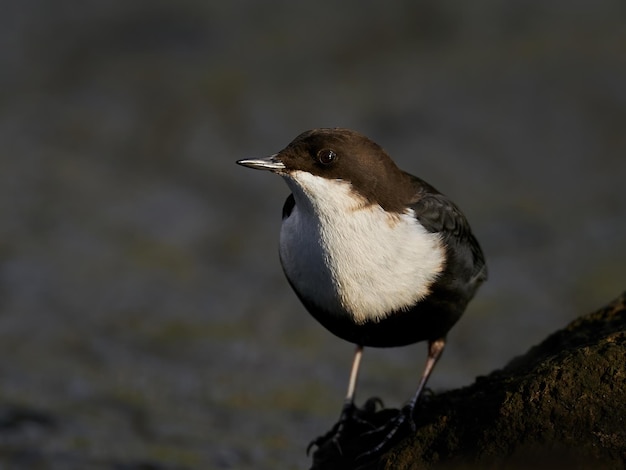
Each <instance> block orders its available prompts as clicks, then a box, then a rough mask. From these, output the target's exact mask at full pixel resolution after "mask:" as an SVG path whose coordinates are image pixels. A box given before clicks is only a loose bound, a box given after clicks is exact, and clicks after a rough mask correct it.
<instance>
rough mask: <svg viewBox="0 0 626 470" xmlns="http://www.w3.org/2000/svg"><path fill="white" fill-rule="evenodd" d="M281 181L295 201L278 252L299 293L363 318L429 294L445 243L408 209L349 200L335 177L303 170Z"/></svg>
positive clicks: (345, 187) (377, 315)
mask: <svg viewBox="0 0 626 470" xmlns="http://www.w3.org/2000/svg"><path fill="white" fill-rule="evenodd" d="M285 179H286V180H287V183H288V184H289V186H290V188H291V190H292V192H293V195H294V198H295V200H296V206H295V207H294V209H293V211H292V213H291V215H290V216H289V217H288V218H287V219H285V220H284V221H283V225H282V228H281V232H280V257H281V262H282V265H283V268H284V270H285V273H286V274H287V276H288V277H289V279H290V281H291V283H292V284H293V285H294V287H295V288H296V289H297V290H298V292H299V293H300V295H303V296H304V297H306V298H307V299H309V300H311V301H312V302H314V303H315V304H317V305H318V306H319V307H321V308H324V309H325V310H327V311H329V312H331V313H335V314H338V315H340V314H348V315H351V316H352V317H353V319H354V320H355V321H356V322H357V323H363V322H365V321H367V320H373V321H377V320H380V319H382V318H384V317H385V316H386V315H388V314H389V313H391V312H393V311H396V310H402V309H405V308H409V307H411V306H412V305H414V304H415V303H416V302H418V301H419V300H420V299H422V298H424V297H425V296H426V295H427V294H428V292H429V289H430V286H431V285H432V283H433V282H434V280H435V279H436V277H437V275H438V274H439V273H440V272H441V270H442V269H443V264H444V248H443V246H442V243H441V239H440V237H439V235H438V234H436V233H429V232H428V231H427V230H426V229H424V227H422V226H421V225H420V223H419V222H418V221H417V219H415V217H414V216H413V213H412V211H411V210H407V212H406V213H405V214H402V215H398V214H392V215H390V214H388V213H386V212H385V211H384V210H383V209H382V208H381V207H380V206H378V205H371V204H367V203H366V201H365V200H364V199H359V198H356V199H355V194H354V192H353V191H352V190H351V187H350V184H349V183H347V182H344V181H341V180H329V179H326V178H322V177H319V176H314V175H312V174H310V173H307V172H301V171H300V172H295V173H293V174H292V175H291V176H290V177H286V178H285Z"/></svg>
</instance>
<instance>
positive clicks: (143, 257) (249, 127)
mask: <svg viewBox="0 0 626 470" xmlns="http://www.w3.org/2000/svg"><path fill="white" fill-rule="evenodd" d="M334 126H339V127H349V128H354V129H356V130H358V131H360V132H362V133H365V134H366V135H368V136H369V137H371V138H372V139H373V140H375V141H377V142H378V143H380V144H381V145H382V146H383V147H384V148H385V149H386V150H387V151H388V152H389V153H390V154H391V155H392V157H393V158H394V159H395V160H396V162H397V163H398V164H399V165H400V166H401V167H402V168H403V169H405V170H407V171H409V172H411V173H414V174H416V175H419V176H420V177H422V178H424V179H425V180H427V181H428V182H430V183H432V184H433V185H434V186H435V187H437V188H438V189H440V190H441V191H442V192H444V193H446V194H448V195H449V196H450V197H451V198H452V199H453V200H454V201H456V202H457V203H458V205H459V206H460V207H461V208H462V210H463V211H464V212H465V214H466V215H467V217H468V218H469V220H470V222H471V224H472V226H473V229H474V232H475V234H476V235H477V237H478V239H479V240H480V242H481V244H482V246H483V249H484V251H485V253H486V256H487V260H488V264H489V268H490V279H489V281H488V282H487V283H486V284H485V285H484V286H483V288H482V289H481V291H480V292H479V294H478V296H477V297H476V299H475V300H474V301H473V303H471V304H470V307H469V309H468V311H467V312H466V315H465V316H464V317H463V318H462V319H461V321H460V322H459V323H458V325H457V326H456V327H455V328H454V329H453V330H452V332H451V333H450V336H449V347H448V349H447V351H446V353H445V355H444V357H443V359H442V361H441V362H440V364H439V365H438V367H437V368H436V369H435V373H434V374H433V377H432V380H431V382H430V386H431V387H432V388H433V389H434V390H435V391H436V390H442V389H446V388H450V387H458V386H463V385H467V384H470V383H472V382H473V380H474V379H475V377H476V376H479V375H484V374H487V373H489V372H490V371H491V370H493V369H494V368H498V367H501V366H503V365H504V364H505V363H506V362H507V361H509V360H510V359H511V358H513V357H514V356H516V355H519V354H522V353H524V352H525V351H526V350H527V349H528V348H529V347H530V346H532V345H533V344H535V343H537V342H538V341H540V340H541V339H542V338H544V337H545V336H546V335H548V334H549V333H550V332H552V331H553V330H555V329H557V328H560V327H562V326H564V325H565V324H567V322H569V321H570V320H572V319H573V318H575V317H577V316H579V315H582V314H584V313H587V312H589V311H591V310H593V309H595V308H597V307H600V306H601V305H603V304H605V303H606V302H608V301H609V300H611V299H612V298H614V297H615V296H617V295H618V294H619V293H620V292H621V291H622V290H623V289H624V288H626V249H625V246H624V241H625V239H626V196H625V191H624V181H625V177H626V8H625V7H624V3H623V2H622V1H619V0H614V1H598V2H564V1H557V0H551V1H531V2H522V1H512V2H495V1H490V0H485V1H477V2H471V3H467V2H456V1H452V0H450V1H442V0H438V1H434V0H432V1H421V2H409V1H398V2H386V3H381V2H374V1H356V0H352V1H346V2H343V3H339V2H329V1H321V2H309V3H301V4H298V3H293V2H281V1H266V2H253V1H244V0H238V1H233V2H201V1H197V0H185V1H180V2H165V1H148V0H140V1H135V2H121V1H113V2H98V1H95V0H88V1H67V0H65V1H57V2H48V1H45V0H31V1H29V2H5V3H4V5H3V13H2V15H0V144H1V151H0V165H1V166H0V466H2V468H62V469H68V468H81V469H82V468H103V469H104V468H115V469H136V468H137V469H139V468H142V469H147V468H149V469H179V468H182V469H192V468H193V469H195V468H199V469H212V468H216V469H222V468H223V469H229V468H236V469H253V468H254V469H258V468H285V469H296V468H300V469H301V468H307V465H308V464H309V459H307V457H306V456H305V453H304V450H305V448H306V445H307V444H308V442H309V441H310V440H311V439H312V438H314V437H316V436H317V435H319V434H321V433H323V432H325V431H326V430H327V429H328V428H329V427H330V426H331V425H332V424H333V423H334V421H335V420H336V418H337V417H338V414H339V411H340V407H341V405H342V400H343V396H344V393H345V387H346V383H347V376H348V370H349V367H350V362H351V359H352V353H353V346H352V345H350V344H348V343H344V342H343V341H341V340H339V339H337V338H335V337H333V336H332V335H331V334H330V333H328V332H327V331H325V330H324V329H323V328H322V327H321V326H319V325H318V324H317V323H316V322H315V321H314V320H313V319H312V318H310V317H309V316H308V314H307V313H306V312H305V310H304V309H303V307H302V306H301V305H300V304H299V302H298V301H297V299H296V297H295V295H294V294H293V293H292V292H291V289H290V288H289V286H288V284H287V282H286V281H285V279H284V278H283V275H282V272H281V269H280V265H279V261H278V255H277V243H278V230H279V225H280V213H281V207H282V203H283V200H284V198H285V197H286V196H287V195H288V190H287V187H286V185H285V184H284V183H283V182H282V181H281V180H280V178H277V177H274V176H272V175H270V174H264V173H261V172H254V171H251V170H246V169H244V168H241V167H238V166H236V165H235V164H234V162H235V160H237V159H239V158H243V157H248V156H265V155H268V154H270V153H274V152H276V151H278V150H280V149H282V148H283V147H284V146H286V145H287V144H288V143H289V142H290V141H291V140H292V139H293V138H294V137H295V136H296V135H298V134H299V133H300V132H302V131H304V130H307V129H309V128H313V127H334ZM425 354H426V349H425V345H424V344H419V345H415V346H411V347H406V348H401V349H391V350H374V349H368V350H366V351H365V356H364V362H363V368H362V375H361V388H360V390H359V393H358V397H357V398H358V401H359V402H362V401H363V400H365V399H366V398H367V397H369V396H372V395H378V396H380V397H382V398H383V400H384V401H385V404H386V405H387V406H393V407H398V406H400V405H401V404H402V403H403V401H404V400H406V399H408V398H409V396H410V395H411V394H412V393H413V391H414V388H415V385H416V384H417V380H418V377H419V374H420V373H421V370H422V367H423V363H424V360H425Z"/></svg>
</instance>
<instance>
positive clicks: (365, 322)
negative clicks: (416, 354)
mask: <svg viewBox="0 0 626 470" xmlns="http://www.w3.org/2000/svg"><path fill="white" fill-rule="evenodd" d="M237 163H238V164H240V165H243V166H246V167H250V168H255V169H259V170H269V171H271V172H273V173H276V174H278V175H280V176H282V177H283V178H284V179H285V181H286V182H287V185H288V186H289V189H291V192H292V193H291V195H289V197H288V198H287V200H286V201H285V204H284V206H283V221H282V226H281V230H280V247H279V251H280V261H281V264H282V267H283V270H284V272H285V275H286V276H287V279H288V280H289V283H290V284H291V287H292V288H293V290H294V291H295V292H296V294H297V296H298V297H299V299H300V300H301V302H302V303H303V304H304V306H305V307H306V309H307V310H308V311H309V313H310V314H311V315H313V317H315V318H316V319H317V320H318V321H319V322H320V323H321V324H322V325H323V326H324V327H326V328H327V329H328V330H330V331H331V332H332V333H334V334H335V335H337V336H339V337H340V338H342V339H344V340H346V341H349V342H351V343H354V344H356V354H355V356H354V362H353V365H352V371H351V374H350V380H349V384H348V392H347V395H346V399H345V404H344V407H343V410H342V414H341V417H340V420H339V422H338V424H337V425H336V426H335V427H334V428H333V431H332V434H333V435H332V436H329V435H327V436H325V437H323V438H320V439H318V440H316V441H314V443H315V444H318V445H319V444H320V443H321V441H323V440H325V439H328V438H333V439H336V438H337V436H338V435H339V434H340V433H341V430H342V427H343V423H345V422H346V420H348V419H350V418H351V415H352V413H353V411H354V394H355V389H356V382H357V375H358V370H359V364H360V360H361V355H362V351H363V347H364V346H372V347H392V346H404V345H408V344H412V343H416V342H419V341H428V359H427V362H426V367H425V369H424V372H423V374H422V377H421V380H420V382H419V385H418V387H417V390H416V392H415V394H414V395H413V397H412V398H411V399H410V400H409V402H408V403H407V404H406V405H405V407H404V408H403V409H402V412H401V413H400V414H399V417H398V419H397V420H395V423H394V424H393V426H392V429H391V430H390V431H389V432H388V433H387V437H386V438H385V440H386V439H387V438H390V437H391V435H393V434H394V433H395V432H396V430H397V428H398V427H399V426H400V424H401V423H402V422H403V421H405V420H407V419H408V420H409V421H410V422H411V424H412V416H413V410H414V407H415V404H416V403H417V401H418V398H419V396H420V393H421V392H422V390H423V388H424V386H425V384H426V382H427V380H428V377H429V376H430V373H431V372H432V369H433V367H434V365H435V363H436V362H437V360H438V359H439V357H440V356H441V353H442V352H443V348H444V345H445V341H446V334H447V333H448V331H449V330H450V328H451V327H452V326H453V325H454V324H455V323H456V321H457V320H458V319H459V318H460V317H461V315H462V314H463V312H464V310H465V308H466V306H467V304H468V302H469V301H470V300H471V299H472V297H473V296H474V294H475V292H476V290H477V289H478V287H479V286H480V284H481V283H482V282H483V281H484V280H485V279H486V277H487V268H486V265H485V259H484V256H483V253H482V250H481V248H480V246H479V244H478V242H477V241H476V238H475V237H474V235H473V234H472V231H471V229H470V226H469V224H468V222H467V220H466V219H465V216H464V215H463V214H462V213H461V211H460V210H459V209H458V208H457V206H456V205H455V204H454V203H453V202H452V201H450V200H449V199H448V198H447V197H446V196H444V195H443V194H441V193H440V192H439V191H437V190H436V189H435V188H433V187H432V186H431V185H429V184H428V183H426V182H425V181H423V180H421V179H419V178H417V177H415V176H413V175H410V174H408V173H406V172H404V171H402V170H400V169H399V168H398V167H397V166H396V164H395V163H394V162H393V160H392V159H391V158H390V157H389V156H388V155H387V153H386V152H385V151H384V150H383V149H382V148H381V147H380V146H379V145H377V144H376V143H374V142H373V141H371V140H370V139H368V138H367V137H365V136H363V135H361V134H359V133H357V132H355V131H351V130H348V129H340V128H331V129H313V130H310V131H307V132H304V133H302V134H300V135H299V136H298V137H296V138H295V140H293V141H292V142H291V143H290V144H289V145H288V146H287V147H286V148H284V149H283V150H281V151H280V152H278V153H276V154H274V155H271V156H269V157H266V158H248V159H244V160H239V161H238V162H237ZM381 445H382V444H381Z"/></svg>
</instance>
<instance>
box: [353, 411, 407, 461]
mask: <svg viewBox="0 0 626 470" xmlns="http://www.w3.org/2000/svg"><path fill="white" fill-rule="evenodd" d="M413 409H414V408H413V406H411V405H405V406H404V407H403V408H402V409H401V410H400V411H399V412H398V414H397V415H396V416H394V417H393V418H392V419H391V420H389V421H387V422H386V423H385V424H383V425H382V426H380V427H378V428H376V429H373V430H371V431H367V432H366V433H364V434H363V435H362V437H368V436H375V435H378V434H383V437H382V439H381V440H380V441H378V443H377V444H376V445H375V446H373V447H372V448H371V449H370V450H368V451H367V452H363V453H362V454H359V455H358V456H357V457H356V459H355V460H356V461H365V460H371V459H373V458H377V457H379V456H380V455H381V454H382V452H383V451H384V450H386V449H387V447H388V446H389V444H391V443H392V442H393V441H394V438H395V437H397V435H398V432H399V431H400V430H401V429H402V428H403V427H405V426H409V428H410V432H412V433H414V432H415V431H416V430H417V427H416V425H415V421H414V419H413Z"/></svg>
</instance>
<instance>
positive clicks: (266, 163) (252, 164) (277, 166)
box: [237, 153, 285, 172]
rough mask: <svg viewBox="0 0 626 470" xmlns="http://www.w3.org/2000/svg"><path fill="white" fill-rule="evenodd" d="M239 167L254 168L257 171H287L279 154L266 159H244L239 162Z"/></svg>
mask: <svg viewBox="0 0 626 470" xmlns="http://www.w3.org/2000/svg"><path fill="white" fill-rule="evenodd" d="M237 164H238V165H242V166H247V167H248V168H254V169H255V170H269V171H274V172H277V171H281V170H284V169H285V164H284V163H283V162H282V161H281V160H280V158H278V154H277V153H275V154H274V155H270V156H269V157H265V158H244V159H243V160H237Z"/></svg>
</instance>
